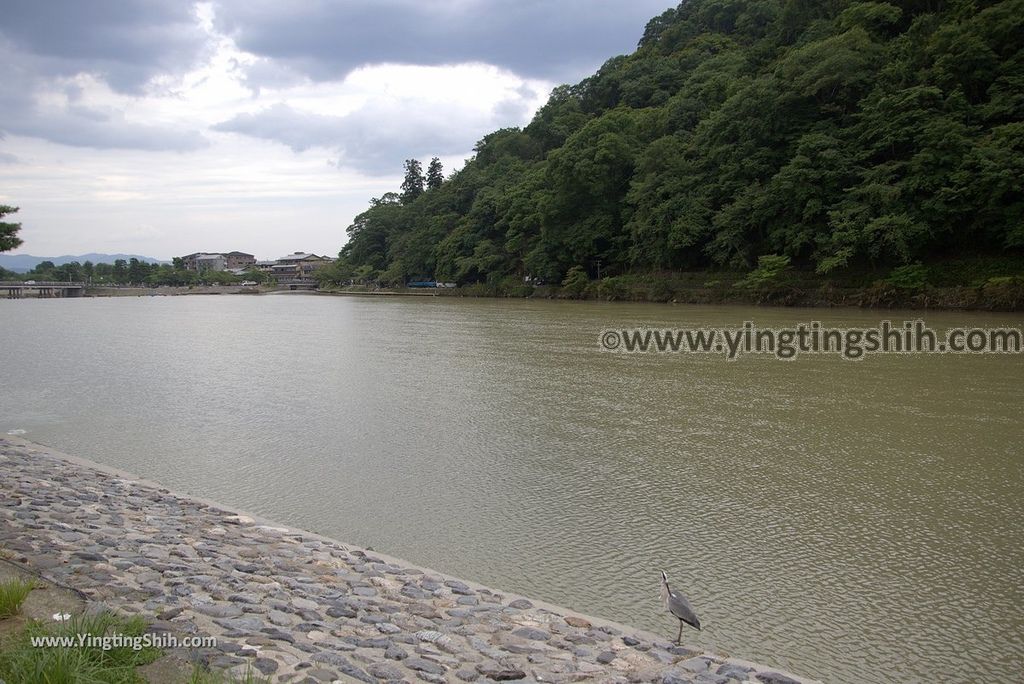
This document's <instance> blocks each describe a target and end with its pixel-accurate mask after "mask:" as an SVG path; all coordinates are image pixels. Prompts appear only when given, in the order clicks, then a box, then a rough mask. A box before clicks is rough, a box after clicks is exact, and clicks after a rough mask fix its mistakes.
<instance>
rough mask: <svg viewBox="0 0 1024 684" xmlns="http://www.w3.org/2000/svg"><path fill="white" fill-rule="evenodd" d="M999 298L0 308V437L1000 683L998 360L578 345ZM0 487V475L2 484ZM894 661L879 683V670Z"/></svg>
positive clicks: (602, 596) (1002, 374)
mask: <svg viewBox="0 0 1024 684" xmlns="http://www.w3.org/2000/svg"><path fill="white" fill-rule="evenodd" d="M918 316H921V317H923V318H924V319H925V321H926V322H927V323H928V324H929V325H931V326H934V327H937V328H944V327H947V326H963V325H970V326H989V325H997V324H998V325H1014V326H1021V325H1022V324H1024V319H1022V317H1020V316H1019V315H1018V316H1014V315H1008V314H984V313H932V312H926V313H924V314H918V313H913V314H911V313H907V312H878V311H862V310H850V309H819V310H815V309H768V308H756V309H755V308H740V307H710V306H704V307H696V306H672V305H644V304H608V303H580V302H551V301H523V300H509V301H504V300H483V299H479V300H462V299H453V298H441V297H428V298H383V297H381V298H348V297H320V296H313V295H271V296H248V297H243V296H209V297H200V296H193V297H142V298H112V299H56V300H31V299H24V300H14V301H0V432H7V431H10V430H24V431H25V434H24V436H25V437H26V438H28V439H32V440H35V441H39V442H42V443H44V444H48V445H50V446H53V447H56V448H58V449H61V450H64V451H67V452H70V453H73V454H76V455H79V456H82V457H85V458H90V459H93V460H96V461H99V462H102V463H106V464H109V465H112V466H116V467H120V468H124V469H126V470H129V471H132V472H135V473H137V474H139V475H141V476H143V477H147V478H150V479H154V480H157V481H159V482H161V483H164V484H165V485H167V486H168V487H170V488H172V489H177V490H181V491H186V492H190V493H193V494H196V495H201V496H205V497H208V498H211V499H215V500H218V501H221V502H223V503H225V504H229V505H233V506H236V507H239V508H242V509H244V510H248V511H251V512H253V513H257V514H260V515H264V516H266V517H269V518H271V519H274V520H277V521H280V522H282V523H286V524H290V525H294V526H298V527H302V528H306V529H309V530H313V531H315V532H318V533H321V534H325V535H328V536H331V537H335V538H338V539H341V540H343V541H347V542H350V543H353V544H358V545H362V546H372V547H373V548H374V549H377V550H379V551H382V552H385V553H389V554H392V555H395V556H399V557H402V558H407V559H409V560H410V561H412V562H415V563H417V564H421V565H426V566H428V567H433V568H435V569H437V570H440V571H444V572H447V573H451V574H454V575H456V576H459V577H463V578H466V579H471V580H475V581H478V582H482V583H484V584H487V585H490V586H494V587H499V588H502V589H506V590H510V591H515V592H518V593H522V594H526V595H528V596H533V597H536V598H541V599H545V600H549V601H552V602H555V603H558V604H562V605H566V606H569V607H572V608H575V609H577V610H580V611H583V612H586V613H590V614H594V615H600V616H603V617H606V618H609V619H612V620H617V621H621V622H626V623H630V624H634V625H637V626H640V627H643V628H645V629H649V630H652V631H655V632H657V633H660V634H663V635H665V636H666V637H668V638H674V637H675V633H676V629H677V625H678V623H677V622H676V621H675V620H674V619H673V618H672V617H671V616H669V615H667V614H666V613H665V612H664V609H663V608H662V607H661V605H660V602H659V599H658V581H659V572H658V571H659V570H660V569H662V568H664V569H665V570H666V571H667V572H668V573H669V576H670V578H671V579H672V580H673V581H674V584H675V586H676V588H678V589H679V590H680V591H682V592H684V593H686V594H687V595H688V596H689V597H690V599H691V601H692V603H693V604H694V606H695V608H696V610H697V612H698V614H699V615H700V617H701V621H702V623H703V624H704V630H703V631H702V632H700V633H697V632H695V631H693V630H688V631H687V632H685V633H684V636H685V638H686V639H687V640H688V641H689V642H691V643H695V644H699V645H701V646H704V647H707V648H710V649H714V650H715V651H717V652H720V653H724V654H730V655H734V656H738V657H744V658H748V659H751V660H756V661H760V662H764V663H767V664H772V665H775V666H778V667H783V668H788V669H791V670H793V671H795V672H798V673H800V674H804V675H807V676H812V677H817V678H821V679H824V680H826V681H835V682H886V681H892V679H893V677H894V676H895V677H896V678H897V679H899V680H900V681H925V680H935V681H949V682H951V681H963V682H969V681H981V680H990V679H994V680H1004V681H1011V680H1016V679H1017V678H1018V677H1019V676H1020V673H1021V671H1024V532H1022V529H1021V521H1022V520H1024V448H1022V437H1024V426H1022V421H1021V417H1022V415H1024V413H1022V409H1024V363H1022V360H1024V359H1022V358H1021V357H1020V356H1013V355H990V356H950V355H942V356H940V355H899V356H897V355H893V356H873V357H870V358H867V359H865V360H861V361H848V360H844V359H842V358H838V357H836V356H801V357H800V358H798V359H797V360H795V361H780V360H777V359H775V358H773V357H771V356H744V357H741V358H740V359H738V360H736V361H727V360H725V359H724V358H722V357H721V356H718V355H694V354H643V355H628V354H615V353H606V352H602V351H601V349H600V346H599V333H600V331H602V330H605V329H612V328H614V329H618V328H623V327H628V326H636V325H646V326H654V327H695V326H730V327H739V326H741V325H742V323H743V322H744V321H748V320H752V321H754V322H755V323H756V324H757V325H758V326H761V327H767V326H772V325H775V326H779V325H792V324H796V323H807V322H810V321H815V320H816V321H821V322H822V324H823V325H832V326H841V327H852V326H873V325H877V324H878V323H879V321H880V319H882V318H890V319H892V320H894V321H897V322H900V323H901V322H902V321H903V320H904V319H908V318H917V317H918ZM0 476H2V475H0ZM894 673H895V674H894Z"/></svg>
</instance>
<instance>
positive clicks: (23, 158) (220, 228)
mask: <svg viewBox="0 0 1024 684" xmlns="http://www.w3.org/2000/svg"><path fill="white" fill-rule="evenodd" d="M672 4H673V3H672V2H671V1H670V0H333V1H332V0H291V1H290V2H281V1H280V0H217V1H215V2H202V3H197V4H189V3H188V2H186V1H185V0H90V1H89V2H81V1H80V0H59V1H58V0H47V1H46V2H40V1H39V0H5V1H4V12H3V18H2V21H0V64H3V65H4V77H3V79H0V204H10V205H14V206H19V207H21V211H20V212H19V213H18V214H17V220H19V221H21V222H22V230H21V233H20V237H21V238H22V239H23V240H24V241H25V244H24V245H22V247H21V248H19V249H18V250H16V251H15V252H13V253H16V254H18V253H20V254H35V255H45V256H58V255H62V254H79V253H85V252H126V253H135V254H144V255H147V256H153V257H157V258H161V259H169V258H170V257H171V256H176V255H181V254H187V253H190V252H196V251H230V250H236V249H237V250H241V251H245V252H250V253H253V254H255V255H256V256H257V257H258V258H276V257H278V256H281V255H283V254H286V253H288V252H293V251H298V250H303V251H312V252H317V253H322V254H331V255H333V254H335V253H337V251H338V249H339V248H340V247H341V245H342V244H343V243H344V241H345V227H346V226H348V225H349V223H350V222H351V220H352V218H353V217H354V216H355V215H356V214H358V213H359V212H361V211H363V210H364V209H365V208H366V206H367V202H368V200H369V199H370V198H371V197H376V196H379V195H381V194H383V193H384V192H388V191H391V190H397V188H398V185H399V184H400V182H401V173H402V162H403V160H404V159H407V158H409V157H416V158H419V159H421V160H423V161H424V162H426V161H427V160H429V158H430V157H432V156H438V157H440V158H441V159H442V161H443V162H444V163H445V169H446V171H451V170H453V169H455V168H458V167H459V166H461V164H462V162H463V160H464V159H465V158H466V157H468V156H469V155H470V154H471V150H472V147H473V145H474V143H475V142H476V141H477V140H479V139H480V138H481V137H482V136H483V135H484V134H486V133H488V132H490V131H492V130H494V129H496V128H501V127H504V126H522V125H524V124H526V123H527V122H528V121H529V120H530V118H531V117H532V115H533V113H534V111H536V109H537V107H539V106H540V105H541V104H543V102H544V101H545V100H546V98H547V95H548V93H549V92H550V90H551V88H552V87H554V86H555V85H557V84H559V83H573V82H576V81H578V80H579V79H581V78H583V77H585V76H587V75H589V74H590V73H592V72H593V71H594V69H596V68H597V67H598V66H600V65H601V63H603V62H604V61H605V60H606V59H607V58H609V57H611V56H613V55H616V54H623V53H628V52H631V51H632V50H633V49H634V48H635V46H636V42H637V40H638V39H639V37H640V35H641V33H642V31H643V27H644V24H645V23H646V22H647V20H648V19H650V18H651V17H653V16H655V15H657V14H659V13H661V12H662V11H663V10H664V9H665V8H667V7H668V6H670V5H672Z"/></svg>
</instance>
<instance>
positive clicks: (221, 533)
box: [0, 437, 806, 684]
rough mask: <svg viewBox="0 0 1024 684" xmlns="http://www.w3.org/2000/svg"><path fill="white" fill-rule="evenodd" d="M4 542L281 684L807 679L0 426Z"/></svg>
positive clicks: (101, 599) (95, 593) (198, 652)
mask: <svg viewBox="0 0 1024 684" xmlns="http://www.w3.org/2000/svg"><path fill="white" fill-rule="evenodd" d="M0 550H2V553H3V554H4V555H5V556H6V557H7V558H8V559H10V560H14V561H17V562H20V563H24V564H25V565H27V566H29V567H31V568H33V569H35V570H36V571H38V572H40V573H41V574H42V576H43V577H45V578H47V579H50V580H52V581H55V582H58V583H60V584H64V585H67V586H70V587H73V588H75V589H78V590H80V591H82V592H84V593H85V594H86V595H87V596H88V597H89V599H90V601H91V602H92V603H91V605H92V606H93V607H94V608H95V607H106V608H109V609H111V610H115V611H117V612H119V613H124V614H141V615H143V616H145V617H146V618H147V619H149V620H150V621H151V629H152V630H153V631H155V632H166V633H170V634H175V635H179V636H184V635H191V636H196V635H210V636H215V637H216V638H217V647H216V648H207V649H194V650H191V651H190V652H189V654H188V655H189V657H190V658H192V659H193V660H196V661H198V662H202V663H204V664H206V665H209V666H210V667H215V668H234V669H236V670H237V671H242V670H244V669H245V668H246V667H250V668H253V669H255V670H257V671H259V672H261V673H263V674H265V675H268V676H270V677H271V678H273V680H274V681H280V682H303V683H306V682H331V681H353V680H354V681H361V682H381V681H384V682H399V681H404V682H417V681H426V682H438V683H440V682H486V681H521V682H578V681H596V682H663V683H664V684H672V683H674V682H700V683H702V684H734V683H736V682H754V683H757V684H764V683H767V682H772V683H775V684H786V683H787V682H794V681H800V682H802V681H806V680H802V679H799V678H796V677H793V676H792V675H788V674H785V673H781V672H777V671H774V670H772V669H770V668H762V667H758V666H756V665H754V664H751V663H746V662H742V661H737V660H732V659H724V658H719V657H716V656H714V655H711V654H707V653H701V652H699V651H698V650H696V649H691V648H687V647H685V646H676V645H675V644H672V643H670V642H669V641H668V640H665V639H661V638H658V637H655V636H653V635H650V634H646V633H643V632H639V631H637V630H634V629H632V628H629V627H625V626H622V625H614V624H611V623H607V622H605V621H598V620H596V619H594V618H589V619H588V618H585V617H582V616H579V615H575V614H571V613H570V612H569V611H566V610H560V609H557V610H552V609H549V608H548V607H538V606H536V605H535V604H534V603H533V602H531V601H529V600H527V599H524V598H521V597H518V596H507V595H505V594H502V593H499V592H496V591H493V590H491V589H487V588H483V587H479V586H475V585H471V584H469V583H466V582H462V581H460V580H456V579H451V578H448V577H444V576H441V575H438V574H436V573H433V572H430V571H426V570H424V569H422V568H417V567H415V566H411V565H408V564H405V563H398V562H395V561H393V560H389V559H386V558H384V557H381V556H380V555H379V554H376V553H374V552H371V551H364V550H361V549H358V548H355V547H352V546H349V545H346V544H342V543H340V542H336V541H333V540H327V539H324V538H322V537H319V536H316V535H313V534H311V533H308V532H303V531H300V530H292V529H288V528H285V527H283V526H278V525H271V524H265V523H262V522H260V521H257V520H255V519H253V518H250V517H247V516H244V515H240V514H237V513H235V512H233V511H230V510H227V509H225V508H222V507H219V506H215V505H211V504H208V503H205V502H201V501H197V500H194V499H190V498H188V497H184V496H179V495H177V494H174V493H171V492H169V491H168V490H166V489H162V488H160V487H158V486H156V485H152V484H150V483H144V482H139V481H137V480H134V479H130V478H128V477H126V476H123V475H121V474H115V473H112V472H109V471H108V469H104V468H101V467H98V466H97V467H94V466H93V465H91V464H88V463H86V462H83V461H81V460H80V459H73V458H71V457H67V456H64V455H62V454H58V453H57V452H55V451H53V450H50V449H48V448H46V447H43V446H40V445H36V444H32V443H29V442H25V441H23V440H20V439H16V438H11V437H6V438H4V437H0Z"/></svg>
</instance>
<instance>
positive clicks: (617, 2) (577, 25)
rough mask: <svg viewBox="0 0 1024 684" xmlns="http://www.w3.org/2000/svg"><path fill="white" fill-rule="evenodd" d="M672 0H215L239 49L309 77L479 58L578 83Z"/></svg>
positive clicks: (223, 26) (220, 20)
mask: <svg viewBox="0 0 1024 684" xmlns="http://www.w3.org/2000/svg"><path fill="white" fill-rule="evenodd" d="M673 4H674V3H673V2H671V0H631V1H630V2H622V1H621V0H559V1H558V2H553V1H552V0H448V1H447V2H423V1H422V0H346V1H345V2H325V1H324V0H295V1H294V2H288V3H281V2H271V1H264V2H259V1H255V0H217V1H216V5H215V12H216V22H217V25H218V28H219V29H220V30H222V31H224V32H225V33H227V34H229V35H231V36H232V37H233V38H234V39H235V41H236V42H237V44H238V46H239V47H241V48H242V49H244V50H247V51H249V52H252V53H253V54H257V55H260V56H263V57H268V58H271V59H273V60H277V61H279V62H280V63H282V64H286V65H287V66H289V67H290V68H292V69H294V70H296V71H299V72H301V73H304V74H307V75H308V76H310V77H311V78H313V79H316V80H340V79H342V78H344V76H345V75H346V74H348V73H349V72H350V71H351V70H353V69H355V68H357V67H360V66H363V65H367V64H378V63H384V62H392V63H400V64H422V65H441V64H454V63H465V62H485V63H488V64H493V65H496V66H500V67H503V68H506V69H509V70H511V71H513V72H514V73H516V74H519V75H520V76H525V77H532V78H543V79H547V80H576V79H578V78H580V77H582V76H584V75H586V74H587V73H589V72H590V71H591V70H593V69H594V68H595V67H596V66H598V65H600V64H601V63H603V62H604V61H605V60H606V59H607V58H609V57H611V56H613V55H615V54H620V53H626V52H631V51H632V50H633V49H634V48H635V47H636V42H637V40H639V38H640V35H641V34H642V32H643V28H644V26H645V24H646V22H647V21H648V20H649V19H650V18H651V17H653V16H655V15H657V14H660V13H661V12H662V11H663V10H665V9H666V8H667V7H669V6H671V5H673Z"/></svg>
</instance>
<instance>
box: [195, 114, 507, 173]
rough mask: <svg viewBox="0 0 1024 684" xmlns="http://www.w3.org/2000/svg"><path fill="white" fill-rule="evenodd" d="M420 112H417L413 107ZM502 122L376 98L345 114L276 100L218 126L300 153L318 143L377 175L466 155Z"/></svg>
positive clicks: (341, 161) (349, 164)
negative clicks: (420, 161)
mask: <svg viewBox="0 0 1024 684" xmlns="http://www.w3.org/2000/svg"><path fill="white" fill-rule="evenodd" d="M411 111H415V113H416V114H415V116H410V114H409V113H410V112H411ZM502 125H508V122H507V121H501V120H499V119H498V118H496V115H495V114H493V113H492V114H481V113H478V112H472V111H467V110H460V109H454V110H453V109H449V108H447V107H445V106H444V105H442V104H438V105H436V106H435V107H434V108H429V107H427V106H425V104H424V103H423V102H421V101H416V102H412V101H408V102H407V101H403V100H400V99H399V100H386V101H383V100H381V101H378V100H374V101H371V102H370V103H368V104H367V105H366V106H364V107H362V108H360V109H358V110H356V111H354V112H352V113H350V114H347V115H345V116H325V115H322V114H313V113H310V112H302V111H299V110H296V109H293V108H292V107H290V106H288V105H286V104H281V103H279V104H276V105H274V106H273V107H270V108H268V109H264V110H263V111H260V112H258V113H255V114H239V115H238V116H236V117H234V118H232V119H230V120H228V121H224V122H222V123H220V124H217V125H216V126H214V127H213V128H214V130H217V131H221V132H229V133H238V134H242V135H247V136H250V137H253V138H259V139H261V140H271V141H274V142H278V143H281V144H283V145H287V146H288V147H290V148H291V149H292V150H294V151H296V152H302V151H304V150H308V149H310V148H314V147H324V148H328V149H330V150H332V151H334V152H336V153H337V154H338V155H339V158H338V161H337V164H338V166H341V167H350V168H354V169H357V170H359V171H361V172H363V173H367V174H371V175H388V174H392V175H393V174H396V173H399V172H400V170H401V168H402V160H404V159H408V158H409V157H417V158H429V157H431V156H435V155H436V156H446V155H453V154H461V153H465V152H468V151H469V150H470V149H472V147H473V144H474V143H475V142H476V141H477V139H479V138H480V137H482V136H483V135H484V134H486V133H487V132H489V131H491V130H493V129H494V128H498V127H500V126H502Z"/></svg>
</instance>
